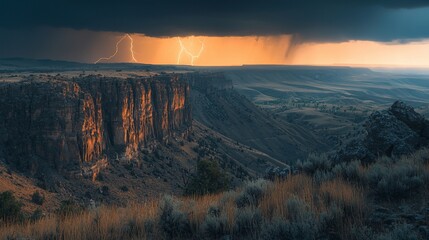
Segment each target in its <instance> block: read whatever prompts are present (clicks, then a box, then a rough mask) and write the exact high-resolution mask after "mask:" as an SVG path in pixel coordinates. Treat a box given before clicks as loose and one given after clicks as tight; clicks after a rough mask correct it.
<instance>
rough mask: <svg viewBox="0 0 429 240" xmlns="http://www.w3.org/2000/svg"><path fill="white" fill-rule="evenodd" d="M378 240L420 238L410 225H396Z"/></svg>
mask: <svg viewBox="0 0 429 240" xmlns="http://www.w3.org/2000/svg"><path fill="white" fill-rule="evenodd" d="M376 239H377V240H418V239H419V237H418V235H417V233H416V232H415V231H413V226H412V225H409V224H402V225H395V226H394V227H393V229H392V230H391V231H389V232H388V233H385V234H383V235H381V236H379V237H378V238H376Z"/></svg>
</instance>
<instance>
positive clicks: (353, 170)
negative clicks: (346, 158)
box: [332, 161, 362, 182]
mask: <svg viewBox="0 0 429 240" xmlns="http://www.w3.org/2000/svg"><path fill="white" fill-rule="evenodd" d="M360 166H361V163H360V161H352V162H343V163H340V164H337V165H335V166H334V168H333V169H332V171H333V172H334V174H335V175H337V176H340V177H342V178H343V179H344V180H347V181H355V182H359V181H361V179H362V176H361V174H360V171H359V168H360Z"/></svg>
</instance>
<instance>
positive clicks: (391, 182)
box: [367, 163, 424, 199]
mask: <svg viewBox="0 0 429 240" xmlns="http://www.w3.org/2000/svg"><path fill="white" fill-rule="evenodd" d="M367 179H368V183H369V184H370V186H371V187H372V188H373V190H374V191H375V193H376V195H377V196H378V197H380V198H386V199H392V198H405V197H408V196H411V195H412V194H411V193H413V192H416V191H418V190H419V189H420V188H421V187H423V185H424V172H423V170H422V169H420V168H419V166H416V165H414V164H411V163H397V164H394V165H392V164H381V163H376V164H374V165H373V166H372V167H371V168H370V169H369V171H368V175H367Z"/></svg>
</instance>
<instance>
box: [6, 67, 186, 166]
mask: <svg viewBox="0 0 429 240" xmlns="http://www.w3.org/2000/svg"><path fill="white" fill-rule="evenodd" d="M189 91H190V90H189V85H188V84H187V81H186V80H184V79H181V78H180V77H179V76H178V75H160V76H155V77H150V78H128V79H120V78H108V77H102V76H88V77H83V78H72V79H69V78H64V77H60V76H57V77H52V76H30V77H28V78H27V79H24V80H22V81H19V82H7V83H1V84H0V106H1V107H0V158H4V159H5V160H6V161H8V162H10V163H12V164H15V165H16V166H17V167H19V168H20V169H22V170H26V171H31V172H35V171H37V170H38V169H39V168H40V167H42V166H48V167H52V168H55V169H57V170H58V171H65V172H70V171H82V170H85V169H86V170H89V171H96V169H97V168H98V167H99V166H100V165H104V164H107V156H109V154H112V153H115V152H116V153H124V152H125V153H126V154H132V153H133V152H136V151H138V150H139V148H142V147H145V146H146V145H147V144H149V143H150V142H152V141H154V140H157V141H164V140H165V139H166V138H167V137H168V136H172V135H175V134H182V133H185V132H186V131H188V129H189V128H190V127H191V123H192V117H191V107H190V102H189V94H190V93H189ZM91 168H92V170H91Z"/></svg>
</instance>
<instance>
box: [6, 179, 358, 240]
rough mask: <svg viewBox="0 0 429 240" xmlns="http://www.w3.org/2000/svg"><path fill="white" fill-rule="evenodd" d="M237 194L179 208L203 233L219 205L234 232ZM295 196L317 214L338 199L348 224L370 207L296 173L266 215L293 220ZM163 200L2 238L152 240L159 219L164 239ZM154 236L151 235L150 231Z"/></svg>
mask: <svg viewBox="0 0 429 240" xmlns="http://www.w3.org/2000/svg"><path fill="white" fill-rule="evenodd" d="M237 195H238V193H237V192H227V193H225V194H217V195H206V196H201V197H187V198H179V200H180V201H181V202H182V204H180V210H181V211H183V212H184V213H186V215H187V217H188V219H189V222H190V224H191V228H192V229H193V231H198V229H199V228H200V226H201V225H202V223H203V222H204V220H205V218H206V216H207V212H208V209H209V208H210V207H211V206H217V207H219V208H220V209H221V210H222V215H223V216H225V217H226V219H227V225H228V226H227V229H229V230H230V231H231V233H232V229H233V226H234V221H235V217H236V213H237V211H240V210H239V209H237V207H236V203H235V199H236V197H237ZM291 198H299V199H301V200H302V201H304V202H305V203H306V204H307V205H308V206H309V208H310V210H311V211H313V212H314V213H316V215H317V216H318V215H319V214H321V213H322V212H325V211H326V210H327V209H328V207H329V205H330V204H332V203H335V204H336V205H337V206H339V207H341V208H343V209H344V210H345V211H350V212H351V213H352V214H353V216H354V217H353V218H356V219H352V220H351V221H350V222H347V223H345V225H347V226H344V227H349V225H350V224H351V223H352V222H353V223H354V222H360V221H361V219H362V218H363V213H364V209H365V201H364V198H365V194H364V191H363V190H362V189H361V188H358V187H355V186H353V185H351V184H349V183H347V182H344V181H343V180H341V179H335V180H333V181H329V182H324V183H322V184H321V185H316V184H315V183H314V181H313V179H312V178H311V177H309V176H306V175H295V176H291V177H290V178H288V179H287V180H286V181H278V182H275V183H274V184H272V185H271V186H270V187H269V188H268V189H267V192H266V194H265V196H264V197H263V198H262V200H261V202H260V204H259V206H257V207H259V209H260V210H261V213H262V215H263V217H264V218H265V219H266V220H267V221H270V220H271V219H273V218H274V217H280V218H288V212H287V206H286V204H285V203H286V202H287V201H288V200H289V199H291ZM159 202H160V201H159V200H154V201H151V202H147V203H144V204H136V205H129V206H128V207H125V208H121V207H108V206H102V207H99V208H98V209H95V210H88V211H85V212H83V213H81V214H78V215H71V216H66V217H60V216H56V215H49V216H46V217H44V218H42V219H41V220H38V221H36V222H32V223H24V224H13V225H4V226H2V227H0V239H5V238H7V237H32V238H36V239H44V238H49V237H59V238H61V239H131V238H134V239H135V238H138V239H147V238H149V237H150V236H149V235H148V232H150V231H149V230H150V229H145V227H146V222H148V221H151V222H152V223H154V224H153V225H154V229H152V231H153V233H152V234H153V235H152V237H153V236H155V238H162V236H163V235H162V234H161V233H160V230H159V229H157V227H156V225H157V221H158V219H159V217H158V216H159V208H160V206H159V204H160V203H159ZM149 234H150V233H149Z"/></svg>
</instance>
